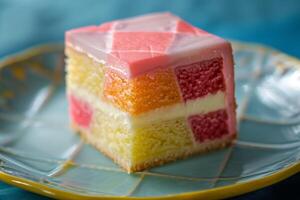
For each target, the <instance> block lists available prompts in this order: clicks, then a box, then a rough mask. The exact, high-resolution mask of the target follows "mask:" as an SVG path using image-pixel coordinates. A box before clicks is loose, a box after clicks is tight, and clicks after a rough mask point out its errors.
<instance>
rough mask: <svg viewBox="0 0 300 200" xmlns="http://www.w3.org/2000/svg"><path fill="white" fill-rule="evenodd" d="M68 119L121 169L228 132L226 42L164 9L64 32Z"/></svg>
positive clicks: (230, 81) (231, 116) (224, 137)
mask: <svg viewBox="0 0 300 200" xmlns="http://www.w3.org/2000/svg"><path fill="white" fill-rule="evenodd" d="M65 52H66V55H67V57H68V58H67V66H66V69H67V75H66V80H67V97H68V101H69V110H70V118H71V124H72V127H73V129H74V130H76V131H78V132H79V133H80V134H81V136H82V137H83V138H84V139H85V140H86V141H87V142H88V143H90V144H92V145H93V146H95V147H96V148H97V149H99V150H100V151H101V152H103V153H104V154H106V155H107V156H108V157H110V158H112V159H113V160H114V161H115V162H116V163H118V164H119V165H120V166H122V167H123V168H124V169H126V170H127V171H128V172H133V171H139V170H143V169H147V168H150V167H153V166H156V165H160V164H163V163H167V162H169V161H173V160H177V159H182V158H185V157H187V156H190V155H193V154H198V153H203V152H207V151H209V150H213V149H219V148H223V147H226V146H228V145H230V144H231V142H232V141H233V140H234V138H235V137H236V119H235V98H234V74H233V57H232V49H231V45H230V43H229V42H228V41H226V40H224V39H222V38H220V37H217V36H215V35H212V34H210V33H207V32H206V31H203V30H201V29H198V28H196V27H194V26H192V25H190V24H188V23H187V22H185V21H183V20H182V19H180V18H179V17H177V16H174V15H172V14H170V13H156V14H150V15H145V16H140V17H135V18H130V19H124V20H117V21H112V22H108V23H104V24H102V25H100V26H88V27H83V28H79V29H74V30H70V31H68V32H67V33H66V49H65Z"/></svg>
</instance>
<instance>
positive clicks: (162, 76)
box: [66, 48, 225, 116]
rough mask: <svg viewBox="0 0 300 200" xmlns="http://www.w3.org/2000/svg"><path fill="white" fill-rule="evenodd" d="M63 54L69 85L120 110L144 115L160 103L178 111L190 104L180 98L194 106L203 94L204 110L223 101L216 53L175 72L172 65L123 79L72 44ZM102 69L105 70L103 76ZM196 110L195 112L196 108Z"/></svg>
mask: <svg viewBox="0 0 300 200" xmlns="http://www.w3.org/2000/svg"><path fill="white" fill-rule="evenodd" d="M66 54H67V55H68V56H69V59H68V66H67V71H68V74H67V76H68V78H67V81H68V84H69V85H74V84H75V85H77V86H80V88H84V89H86V90H88V91H89V92H90V93H91V94H95V95H96V96H98V97H99V99H101V100H103V101H104V100H106V101H107V102H111V103H112V104H114V105H116V106H117V107H118V108H119V109H120V110H122V111H125V112H128V113H130V114H132V115H141V114H146V116H147V113H148V112H150V111H153V110H154V111H156V110H159V109H158V108H161V107H166V108H168V110H169V111H172V110H173V109H172V108H173V106H174V108H175V107H176V108H178V109H179V111H180V110H184V108H185V107H190V106H186V105H185V104H181V102H183V100H182V98H183V99H184V101H185V102H186V104H187V105H189V104H190V105H191V106H192V107H193V108H194V107H195V106H197V103H195V102H194V100H196V99H197V98H201V97H205V98H204V100H203V101H204V102H205V101H206V99H207V101H209V102H210V101H211V103H209V102H207V103H205V104H204V105H203V107H207V109H206V110H205V108H203V109H204V111H210V110H209V109H210V108H211V107H213V106H214V105H216V109H220V108H222V107H221V106H223V105H224V103H223V102H224V101H225V96H224V92H225V91H224V88H225V86H224V81H223V75H222V68H221V67H222V63H221V62H222V59H221V58H219V57H217V58H214V59H210V60H207V61H202V62H200V63H194V64H190V65H184V66H180V67H178V68H175V72H176V73H175V72H174V70H173V69H172V68H170V67H169V68H168V67H166V68H159V69H156V70H155V71H153V72H150V73H147V74H145V75H142V76H139V77H136V78H133V79H126V78H124V77H122V76H120V75H119V74H118V73H115V72H114V71H111V70H109V69H106V68H105V66H104V65H103V64H102V63H98V62H96V61H94V60H93V59H92V58H89V57H88V56H86V55H85V54H83V53H80V52H77V51H76V50H73V49H72V48H66ZM214 66H215V67H214ZM192 68H193V69H192ZM104 72H106V75H105V76H104ZM203 76H205V77H206V76H207V77H209V78H211V80H210V81H208V80H207V77H206V78H204V79H200V78H201V77H203ZM186 77H190V78H188V79H187V78H186ZM191 78H193V80H191ZM177 80H178V83H177ZM199 81H200V82H199ZM202 82H203V83H202ZM209 83H211V87H209V90H208V89H203V87H202V90H201V91H200V89H199V85H201V84H209ZM198 89H199V90H198ZM180 90H181V91H180ZM181 94H182V97H181ZM192 94H193V95H192ZM212 94H216V95H217V96H218V97H213V95H212ZM190 95H192V96H190ZM221 96H222V97H221ZM220 105H221V106H220ZM199 106H201V105H199ZM180 108H182V109H180ZM196 111H197V112H198V110H196ZM162 114H163V115H165V114H164V113H162ZM179 116H180V115H179Z"/></svg>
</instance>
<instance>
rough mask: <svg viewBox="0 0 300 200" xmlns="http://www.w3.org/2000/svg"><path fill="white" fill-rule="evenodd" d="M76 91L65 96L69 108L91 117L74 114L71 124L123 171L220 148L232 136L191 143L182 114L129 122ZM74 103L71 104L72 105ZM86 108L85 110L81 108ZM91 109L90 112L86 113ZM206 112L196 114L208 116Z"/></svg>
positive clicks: (186, 121)
mask: <svg viewBox="0 0 300 200" xmlns="http://www.w3.org/2000/svg"><path fill="white" fill-rule="evenodd" d="M78 91H79V90H75V91H71V90H70V91H69V99H72V100H71V101H70V107H71V109H76V108H77V109H78V110H77V111H78V113H83V116H86V112H87V113H90V114H91V115H90V116H89V117H88V118H89V119H91V120H90V123H89V125H88V126H86V121H84V120H82V119H81V118H80V116H81V115H80V114H78V113H77V115H76V116H77V117H78V116H79V119H80V120H79V121H76V119H75V118H72V120H73V121H72V124H73V127H74V128H75V129H76V130H78V131H79V132H80V133H81V134H82V136H83V138H85V139H86V140H87V141H88V142H89V143H91V144H93V145H94V146H96V147H97V148H98V149H100V150H101V151H102V152H104V153H105V154H106V155H108V156H109V157H111V158H112V159H113V160H114V161H115V162H117V163H119V164H120V165H121V166H123V168H125V169H126V170H127V171H136V170H142V169H144V168H148V167H150V166H154V165H158V164H162V163H165V162H169V161H171V160H174V159H178V158H184V157H186V156H188V155H191V154H195V153H199V152H205V151H207V150H211V149H215V148H220V147H223V146H224V145H228V144H229V143H230V141H231V140H232V138H233V137H235V136H234V133H232V134H225V135H220V136H219V137H215V138H214V140H204V141H201V143H199V142H197V141H196V142H195V137H194V134H193V133H192V131H191V128H193V127H190V125H189V121H188V119H187V118H185V117H182V118H173V119H169V120H159V121H156V122H152V123H147V124H133V123H132V121H131V118H128V117H124V115H123V114H122V112H120V113H121V114H119V115H117V114H114V113H111V112H107V113H106V111H104V109H103V107H102V105H101V103H93V102H94V98H95V97H94V98H90V95H86V94H85V95H83V96H81V95H82V94H83V93H82V92H79V93H78ZM74 100H75V101H74ZM74 102H75V105H72V103H74ZM76 106H77V107H76ZM86 108H88V109H87V110H85V109H86ZM91 110H92V112H90V111H91ZM221 112H224V110H222V111H221ZM210 113H214V112H210ZM210 113H208V114H204V115H199V116H204V118H207V117H206V115H208V116H210V117H211V114H210ZM213 115H214V114H213ZM197 116H198V115H197ZM74 119H75V120H74ZM213 120H214V119H212V120H210V121H213ZM80 123H83V124H80ZM209 125H211V124H209ZM204 126H205V124H204ZM216 128H218V127H216Z"/></svg>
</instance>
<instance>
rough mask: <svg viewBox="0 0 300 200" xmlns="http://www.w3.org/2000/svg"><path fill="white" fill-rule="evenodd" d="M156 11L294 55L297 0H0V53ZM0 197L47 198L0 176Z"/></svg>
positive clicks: (264, 193) (289, 189)
mask: <svg viewBox="0 0 300 200" xmlns="http://www.w3.org/2000/svg"><path fill="white" fill-rule="evenodd" d="M159 11H170V12H173V13H175V14H177V15H179V16H181V17H182V18H184V19H185V20H187V21H189V22H190V23H192V24H193V25H196V26H199V27H201V28H203V29H205V30H207V31H209V32H212V33H214V34H217V35H220V36H222V37H225V38H229V39H236V40H242V41H250V42H256V43H262V44H266V45H269V46H272V47H274V48H277V49H280V50H282V51H283V52H286V53H288V54H290V55H293V56H296V57H300V1H299V0H285V1H282V0H252V1H241V0H198V1H197V0H173V1H167V0H160V1H159V0H152V1H145V0H144V1H143V0H119V1H118V0H77V1H72V0H60V1H51V0H24V1H20V0H0V59H2V58H4V57H6V56H9V55H10V54H12V53H15V52H18V51H20V50H23V49H26V48H28V47H30V46H34V45H37V44H42V43H49V42H57V41H63V39H64V32H65V31H66V30H68V29H71V28H75V27H79V26H85V25H91V24H100V23H102V22H105V21H109V20H114V19H118V18H124V17H131V16H135V15H140V14H144V13H149V12H159ZM299 184H300V174H297V175H294V176H293V177H291V178H289V179H287V180H285V181H283V182H281V183H279V184H275V185H273V186H271V187H267V188H264V189H261V190H258V191H256V192H252V193H249V194H246V195H242V196H240V197H235V198H234V199H271V198H272V199H278V198H279V197H281V195H286V194H290V195H291V194H292V193H294V194H297V193H298V191H297V188H296V185H299ZM298 194H299V193H298ZM4 199H10V200H13V199H34V200H40V199H48V198H46V197H42V196H38V195H35V194H32V193H30V192H26V191H24V190H21V189H18V188H16V187H12V186H9V185H7V184H5V183H2V182H0V200H4Z"/></svg>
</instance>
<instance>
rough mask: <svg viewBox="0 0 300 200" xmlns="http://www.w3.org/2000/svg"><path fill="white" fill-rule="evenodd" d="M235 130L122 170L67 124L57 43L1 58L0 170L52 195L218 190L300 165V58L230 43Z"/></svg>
mask: <svg viewBox="0 0 300 200" xmlns="http://www.w3.org/2000/svg"><path fill="white" fill-rule="evenodd" d="M233 47H234V56H235V63H236V66H235V74H236V98H237V102H238V111H237V118H238V121H239V138H238V140H237V141H236V143H235V144H234V145H233V146H232V147H230V148H228V149H225V150H221V151H216V152H212V153H209V154H205V155H201V156H195V157H192V158H189V159H186V160H181V161H177V162H173V163H171V164H167V165H164V166H161V167H156V168H153V169H151V170H148V171H144V172H139V173H134V174H127V173H126V172H124V171H122V170H121V169H120V168H119V167H118V166H117V165H115V164H114V163H113V162H112V161H111V160H110V159H108V158H106V157H105V156H103V155H102V154H101V153H99V152H98V151H96V150H95V149H94V148H92V147H91V146H89V145H87V144H84V143H83V142H82V141H81V139H80V138H79V137H78V135H77V134H74V133H72V131H71V130H70V128H69V122H68V112H67V102H66V98H65V86H64V55H63V47H62V46H61V45H46V46H40V47H36V48H33V49H30V50H27V51H25V52H23V53H20V54H18V55H15V56H12V57H10V58H7V59H6V60H4V61H2V62H1V63H0V179H1V180H3V181H5V182H8V183H10V184H13V185H16V186H19V187H22V188H24V189H27V190H30V191H33V192H36V193H39V194H43V195H46V196H50V197H55V198H61V199H64V198H71V199H94V198H98V199H103V198H104V199H106V198H107V199H114V198H124V199H130V198H145V197H148V198H159V199H161V198H170V199H171V198H172V199H174V198H178V199H179V198H183V197H185V198H195V199H196V198H199V197H203V198H206V199H216V198H220V197H223V198H224V197H229V196H233V195H238V194H241V193H245V192H248V191H252V190H255V189H258V188H261V187H264V186H267V185H270V184H272V183H275V182H277V181H280V180H282V179H284V178H286V177H288V176H290V175H292V174H294V173H297V172H298V171H300V151H299V149H300V61H298V60H297V59H295V58H292V57H289V56H287V55H285V54H282V53H280V52H278V51H276V50H272V49H270V48H266V47H263V46H260V45H254V44H246V43H240V42H233Z"/></svg>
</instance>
